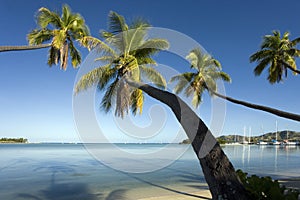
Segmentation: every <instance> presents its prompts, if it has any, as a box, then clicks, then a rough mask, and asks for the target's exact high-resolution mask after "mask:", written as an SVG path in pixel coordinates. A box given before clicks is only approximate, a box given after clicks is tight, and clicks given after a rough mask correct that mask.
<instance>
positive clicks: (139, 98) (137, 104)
mask: <svg viewBox="0 0 300 200" xmlns="http://www.w3.org/2000/svg"><path fill="white" fill-rule="evenodd" d="M130 98H131V111H132V113H133V114H134V115H136V113H137V112H138V111H139V113H140V114H142V112H143V104H144V95H143V91H142V90H140V89H135V90H134V91H133V92H132V93H131V96H130Z"/></svg>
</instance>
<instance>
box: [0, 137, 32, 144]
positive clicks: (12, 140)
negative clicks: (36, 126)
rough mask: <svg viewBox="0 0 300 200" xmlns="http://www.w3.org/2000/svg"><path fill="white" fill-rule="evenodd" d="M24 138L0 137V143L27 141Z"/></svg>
mask: <svg viewBox="0 0 300 200" xmlns="http://www.w3.org/2000/svg"><path fill="white" fill-rule="evenodd" d="M27 142H28V139H26V138H1V139H0V143H27Z"/></svg>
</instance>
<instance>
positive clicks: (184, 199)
mask: <svg viewBox="0 0 300 200" xmlns="http://www.w3.org/2000/svg"><path fill="white" fill-rule="evenodd" d="M279 183H281V184H284V185H285V186H286V187H287V188H293V189H300V177H299V178H294V179H293V178H291V179H282V180H279ZM153 192H154V191H153ZM155 192H156V194H157V195H158V194H159V193H158V192H159V191H155ZM163 193H164V194H161V195H160V196H153V197H147V198H139V200H193V199H211V194H210V192H209V190H208V189H206V190H200V191H197V192H188V193H187V192H182V194H174V192H171V191H170V194H167V193H166V192H165V191H164V192H163ZM171 193H173V194H171Z"/></svg>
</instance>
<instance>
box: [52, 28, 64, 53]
mask: <svg viewBox="0 0 300 200" xmlns="http://www.w3.org/2000/svg"><path fill="white" fill-rule="evenodd" d="M66 38H67V35H66V33H65V31H64V30H54V31H53V41H52V44H53V46H54V47H55V48H57V49H60V48H62V47H63V45H64V43H65V42H66Z"/></svg>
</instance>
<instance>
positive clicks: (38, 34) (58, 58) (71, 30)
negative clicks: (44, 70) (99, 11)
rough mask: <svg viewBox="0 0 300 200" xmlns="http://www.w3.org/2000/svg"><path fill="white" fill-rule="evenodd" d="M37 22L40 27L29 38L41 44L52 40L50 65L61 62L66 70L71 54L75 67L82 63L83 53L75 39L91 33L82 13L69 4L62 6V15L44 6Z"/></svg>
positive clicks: (31, 42) (31, 41)
mask: <svg viewBox="0 0 300 200" xmlns="http://www.w3.org/2000/svg"><path fill="white" fill-rule="evenodd" d="M37 24H38V26H39V28H37V29H34V30H33V31H31V32H30V33H29V34H28V35H27V38H28V41H29V44H30V45H39V44H42V43H44V42H46V41H50V40H51V47H50V50H49V58H48V65H50V66H51V65H53V64H58V62H60V67H61V69H63V70H66V69H67V63H68V57H69V54H70V56H71V60H72V66H73V67H77V66H78V65H79V64H80V63H81V55H80V53H79V51H78V50H77V49H76V47H75V45H74V41H76V40H81V39H82V38H84V37H86V36H88V35H89V34H90V33H89V29H88V27H87V25H86V24H85V21H84V18H83V17H82V16H81V15H80V14H78V13H72V11H71V9H70V7H69V6H67V5H64V6H63V7H62V14H61V16H59V14H58V13H56V12H52V11H50V10H49V9H47V8H44V7H42V8H40V9H39V11H38V14H37ZM50 28H53V29H50Z"/></svg>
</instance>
